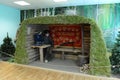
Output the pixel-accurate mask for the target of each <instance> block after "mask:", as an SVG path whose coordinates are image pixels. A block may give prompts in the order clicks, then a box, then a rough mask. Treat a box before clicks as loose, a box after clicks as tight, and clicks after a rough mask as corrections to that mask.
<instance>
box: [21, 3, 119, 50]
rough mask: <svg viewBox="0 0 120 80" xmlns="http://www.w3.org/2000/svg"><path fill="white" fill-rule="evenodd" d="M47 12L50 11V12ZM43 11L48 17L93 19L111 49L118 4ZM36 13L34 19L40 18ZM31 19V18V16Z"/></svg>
mask: <svg viewBox="0 0 120 80" xmlns="http://www.w3.org/2000/svg"><path fill="white" fill-rule="evenodd" d="M48 10H50V12H49V11H48ZM25 11H28V10H24V11H23V10H22V11H21V12H22V13H21V14H23V13H25V14H26V12H25ZM35 11H40V9H37V10H34V12H35ZM45 11H46V12H49V13H51V14H50V15H49V16H53V15H60V14H61V15H80V16H84V17H87V18H92V19H94V20H95V21H96V23H97V24H98V25H99V27H100V28H101V30H102V32H103V35H104V39H105V41H106V45H107V48H108V50H111V49H112V47H113V45H114V42H115V38H116V36H117V33H118V30H120V3H117V4H99V5H84V6H67V7H56V8H47V9H45ZM68 12H69V13H68ZM37 13H38V12H35V15H34V16H35V17H36V16H41V15H39V14H40V13H41V12H39V14H37ZM25 14H24V17H25ZM28 14H33V12H31V13H27V14H26V15H28ZM43 16H45V15H43ZM47 16H48V15H47ZM31 17H33V15H32V16H31ZM22 18H23V17H22ZM26 18H27V17H26ZM23 20H24V19H23Z"/></svg>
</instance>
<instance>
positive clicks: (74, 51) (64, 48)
mask: <svg viewBox="0 0 120 80" xmlns="http://www.w3.org/2000/svg"><path fill="white" fill-rule="evenodd" d="M52 51H59V52H62V59H63V60H64V59H65V52H72V53H81V49H80V48H66V47H58V48H53V49H52Z"/></svg>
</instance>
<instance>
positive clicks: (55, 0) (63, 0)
mask: <svg viewBox="0 0 120 80" xmlns="http://www.w3.org/2000/svg"><path fill="white" fill-rule="evenodd" d="M53 1H54V2H65V1H67V0H53Z"/></svg>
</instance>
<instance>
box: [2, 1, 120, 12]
mask: <svg viewBox="0 0 120 80" xmlns="http://www.w3.org/2000/svg"><path fill="white" fill-rule="evenodd" d="M14 1H18V0H0V4H3V5H7V6H11V7H14V8H18V9H21V10H22V9H38V8H48V7H61V6H76V5H94V4H111V3H120V0H68V1H67V2H58V3H55V2H54V1H53V0H24V1H26V2H28V3H30V4H31V5H29V6H19V5H17V4H14V3H13V2H14Z"/></svg>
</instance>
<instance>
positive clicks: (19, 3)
mask: <svg viewBox="0 0 120 80" xmlns="http://www.w3.org/2000/svg"><path fill="white" fill-rule="evenodd" d="M14 3H15V4H18V5H21V6H26V5H30V3H27V2H25V1H15V2H14Z"/></svg>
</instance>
